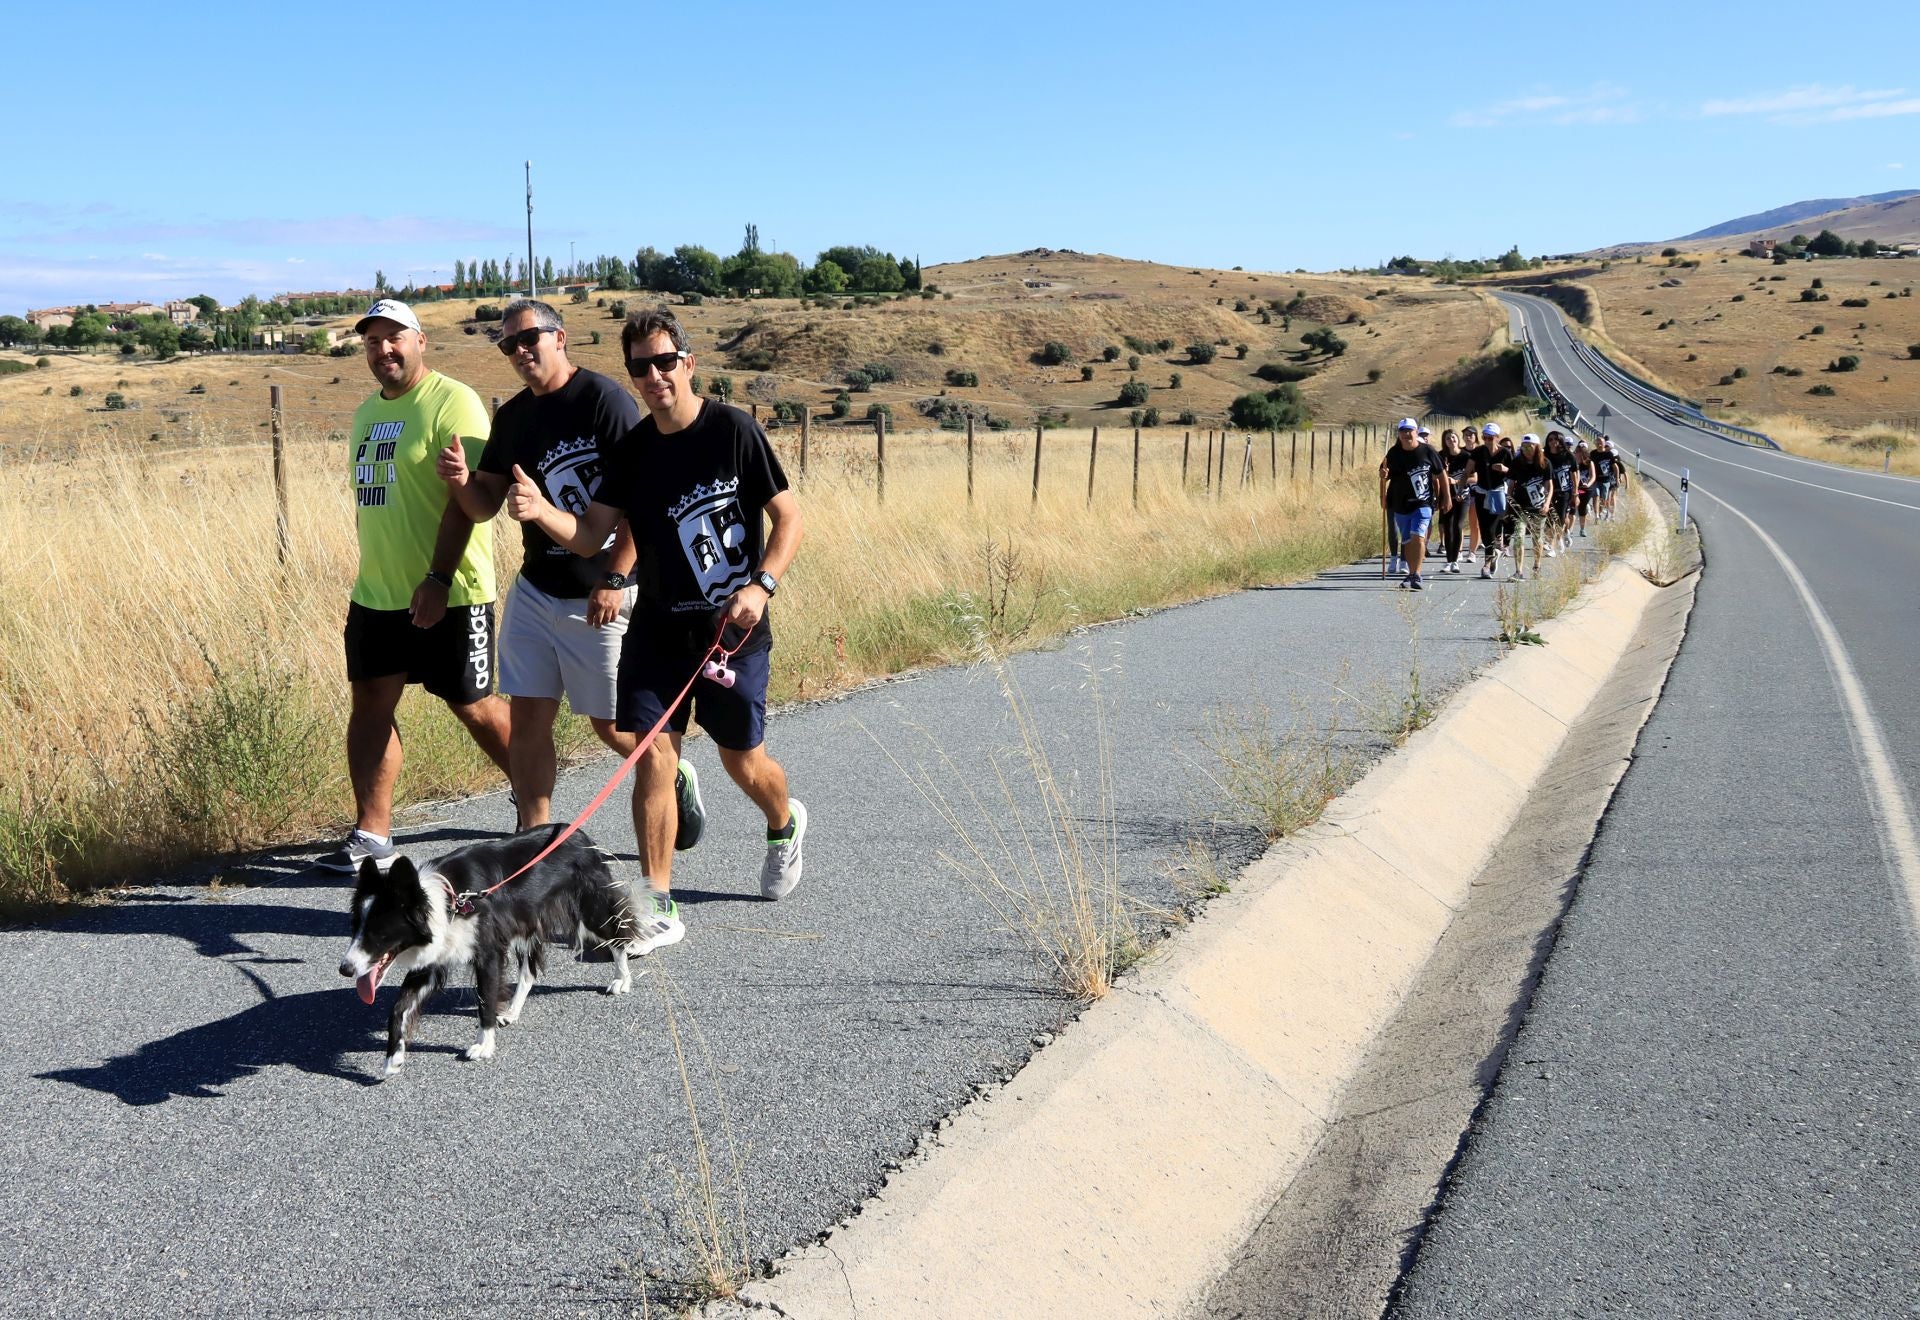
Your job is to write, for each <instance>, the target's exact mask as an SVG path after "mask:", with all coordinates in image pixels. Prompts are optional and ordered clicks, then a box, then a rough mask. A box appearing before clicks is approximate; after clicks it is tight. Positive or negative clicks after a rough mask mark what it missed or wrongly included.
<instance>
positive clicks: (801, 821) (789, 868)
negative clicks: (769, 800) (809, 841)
mask: <svg viewBox="0 0 1920 1320" xmlns="http://www.w3.org/2000/svg"><path fill="white" fill-rule="evenodd" d="M787 815H788V817H789V820H790V823H791V825H792V832H791V833H789V834H786V835H783V836H781V837H778V838H776V837H774V836H773V835H771V834H769V835H768V836H767V859H766V861H764V862H762V863H761V865H760V897H762V898H765V899H769V900H772V899H782V898H785V897H786V896H787V895H788V894H791V893H792V892H793V887H794V886H795V885H797V884H799V883H800V845H801V843H802V842H803V841H804V840H805V839H806V837H807V809H806V807H805V806H804V805H803V804H802V803H800V802H799V801H797V800H795V799H791V798H790V799H788V801H787Z"/></svg>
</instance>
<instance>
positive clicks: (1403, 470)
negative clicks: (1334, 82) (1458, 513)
mask: <svg viewBox="0 0 1920 1320" xmlns="http://www.w3.org/2000/svg"><path fill="white" fill-rule="evenodd" d="M1386 467H1387V504H1388V506H1389V507H1391V508H1392V510H1393V511H1394V512H1395V513H1417V512H1419V511H1420V510H1421V509H1431V508H1434V507H1435V506H1437V505H1438V504H1439V503H1440V478H1441V476H1442V475H1443V474H1444V473H1445V472H1446V470H1447V469H1446V465H1445V464H1443V463H1442V462H1441V461H1440V455H1438V454H1436V453H1434V452H1433V446H1432V445H1428V444H1418V445H1415V446H1414V447H1413V448H1412V449H1408V448H1406V447H1404V446H1402V445H1397V444H1396V445H1395V446H1394V447H1393V448H1391V449H1389V450H1388V451H1387V457H1386Z"/></svg>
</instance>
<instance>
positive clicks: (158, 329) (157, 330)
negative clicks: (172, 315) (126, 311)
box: [133, 316, 180, 359]
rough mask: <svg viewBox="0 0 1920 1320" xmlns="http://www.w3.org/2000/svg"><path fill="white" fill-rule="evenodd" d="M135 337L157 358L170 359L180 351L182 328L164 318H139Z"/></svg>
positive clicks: (136, 323) (135, 327)
mask: <svg viewBox="0 0 1920 1320" xmlns="http://www.w3.org/2000/svg"><path fill="white" fill-rule="evenodd" d="M133 337H134V338H135V339H137V340H139V341H140V346H141V347H142V348H144V349H146V350H147V351H148V352H149V353H152V354H153V355H154V356H155V357H157V358H162V359H164V358H170V357H172V356H173V355H174V354H175V353H178V352H179V351H180V327H179V326H177V325H175V324H174V323H173V322H172V321H170V320H168V319H167V318H166V317H164V316H142V317H139V318H138V319H137V320H136V322H135V325H134V331H133Z"/></svg>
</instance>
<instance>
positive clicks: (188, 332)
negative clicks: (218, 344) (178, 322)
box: [180, 321, 213, 353]
mask: <svg viewBox="0 0 1920 1320" xmlns="http://www.w3.org/2000/svg"><path fill="white" fill-rule="evenodd" d="M212 347H213V336H212V335H210V334H208V333H207V330H206V327H205V326H202V325H199V324H196V323H194V322H191V321H190V322H188V323H187V324H186V325H183V326H181V327H180V351H181V352H183V353H204V352H206V351H207V350H208V349H210V348H212Z"/></svg>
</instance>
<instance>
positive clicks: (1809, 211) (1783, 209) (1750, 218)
mask: <svg viewBox="0 0 1920 1320" xmlns="http://www.w3.org/2000/svg"><path fill="white" fill-rule="evenodd" d="M1907 197H1920V188H1907V189H1903V190H1900V191H1896V192H1883V193H1870V194H1868V195H1867V196H1865V197H1820V198H1815V199H1813V200H1811V201H1805V202H1789V203H1788V204H1787V205H1785V206H1776V207H1774V208H1773V209H1772V210H1771V211H1761V212H1758V213H1756V214H1754V215H1743V216H1740V217H1738V218H1736V219H1733V220H1723V221H1721V222H1720V223H1719V224H1717V225H1709V226H1708V227H1707V228H1705V229H1696V230H1695V231H1694V232H1693V233H1691V234H1682V235H1681V236H1680V237H1679V238H1678V239H1676V240H1675V241H1676V242H1680V243H1693V242H1701V241H1704V240H1706V239H1712V238H1732V237H1733V236H1734V235H1736V234H1758V233H1763V232H1764V231H1766V230H1769V229H1776V228H1780V227H1782V226H1785V225H1794V224H1798V223H1800V222H1801V221H1804V220H1811V219H1813V218H1814V217H1816V216H1824V215H1829V214H1831V213H1832V212H1835V211H1851V210H1854V209H1857V208H1864V207H1870V206H1874V205H1876V204H1879V203H1886V202H1897V201H1900V200H1901V199H1903V198H1907ZM1822 227H1823V228H1832V226H1831V225H1826V226H1822ZM1834 232H1835V233H1839V232H1840V231H1839V230H1838V229H1835V230H1834ZM1789 236H1790V235H1789ZM1874 237H1875V238H1878V237H1880V235H1878V234H1875V235H1874Z"/></svg>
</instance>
